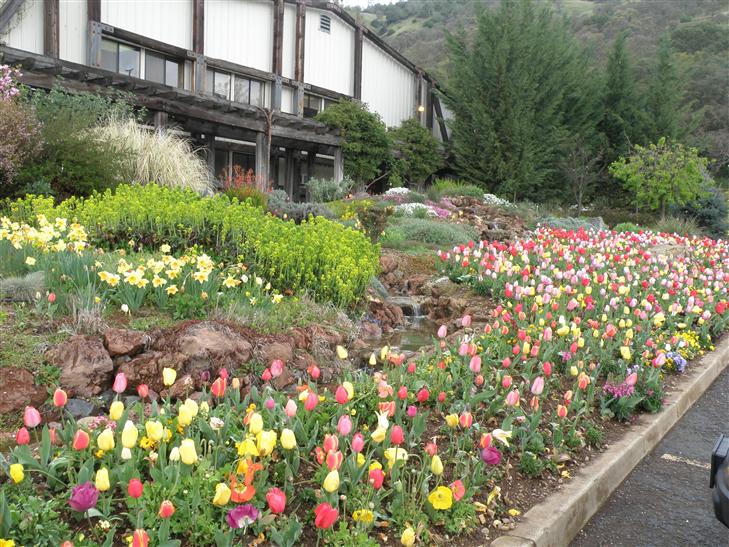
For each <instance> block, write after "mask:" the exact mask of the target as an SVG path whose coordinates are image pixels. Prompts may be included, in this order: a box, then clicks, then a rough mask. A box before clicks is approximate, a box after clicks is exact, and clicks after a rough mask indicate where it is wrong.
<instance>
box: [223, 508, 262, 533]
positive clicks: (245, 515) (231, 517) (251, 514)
mask: <svg viewBox="0 0 729 547" xmlns="http://www.w3.org/2000/svg"><path fill="white" fill-rule="evenodd" d="M257 518H258V509H256V508H255V507H253V506H252V505H251V504H249V503H248V504H246V505H239V506H238V507H236V508H235V509H231V510H230V511H228V514H227V515H226V517H225V520H227V521H228V525H229V526H230V527H231V528H244V527H246V526H248V525H250V524H252V523H253V521H255V520H256V519H257Z"/></svg>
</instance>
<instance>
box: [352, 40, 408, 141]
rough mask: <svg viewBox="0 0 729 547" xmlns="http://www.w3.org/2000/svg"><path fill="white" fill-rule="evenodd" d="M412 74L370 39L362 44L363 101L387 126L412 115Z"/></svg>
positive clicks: (394, 124)
mask: <svg viewBox="0 0 729 547" xmlns="http://www.w3.org/2000/svg"><path fill="white" fill-rule="evenodd" d="M415 92H416V88H415V74H413V73H412V72H411V71H410V69H408V68H407V67H405V66H403V65H402V64H400V63H399V62H397V61H396V60H395V59H393V58H392V57H390V55H388V54H387V53H385V52H384V51H382V50H381V49H380V48H379V47H377V46H376V45H375V44H373V43H372V42H371V41H370V40H367V39H365V40H364V43H363V44H362V102H364V103H367V104H368V105H369V107H370V110H373V111H375V112H377V113H378V114H379V115H380V116H381V117H382V121H384V122H385V124H386V125H387V126H388V127H393V126H397V125H400V123H401V122H402V121H403V120H406V119H408V118H412V117H413V116H414V115H415V110H416V108H417V105H416V104H415Z"/></svg>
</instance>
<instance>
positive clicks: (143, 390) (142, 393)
mask: <svg viewBox="0 0 729 547" xmlns="http://www.w3.org/2000/svg"><path fill="white" fill-rule="evenodd" d="M137 393H138V394H139V397H140V398H141V399H146V398H147V397H148V396H149V386H147V384H139V385H138V386H137Z"/></svg>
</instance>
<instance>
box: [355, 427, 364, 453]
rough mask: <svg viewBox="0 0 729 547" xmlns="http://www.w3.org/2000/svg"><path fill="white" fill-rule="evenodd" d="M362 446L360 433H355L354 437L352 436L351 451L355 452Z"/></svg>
mask: <svg viewBox="0 0 729 547" xmlns="http://www.w3.org/2000/svg"><path fill="white" fill-rule="evenodd" d="M363 448H364V437H363V436H362V433H359V432H357V433H355V434H354V437H352V451H353V452H355V453H359V452H361V451H362V449H363Z"/></svg>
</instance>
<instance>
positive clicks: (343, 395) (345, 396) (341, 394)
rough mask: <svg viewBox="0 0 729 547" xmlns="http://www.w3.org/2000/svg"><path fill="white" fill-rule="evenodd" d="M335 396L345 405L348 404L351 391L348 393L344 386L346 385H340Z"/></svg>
mask: <svg viewBox="0 0 729 547" xmlns="http://www.w3.org/2000/svg"><path fill="white" fill-rule="evenodd" d="M334 398H335V399H336V401H337V402H338V403H339V404H340V405H343V404H346V403H347V401H349V393H347V390H346V389H345V388H344V386H339V387H338V388H337V391H336V392H335V394H334Z"/></svg>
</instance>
